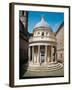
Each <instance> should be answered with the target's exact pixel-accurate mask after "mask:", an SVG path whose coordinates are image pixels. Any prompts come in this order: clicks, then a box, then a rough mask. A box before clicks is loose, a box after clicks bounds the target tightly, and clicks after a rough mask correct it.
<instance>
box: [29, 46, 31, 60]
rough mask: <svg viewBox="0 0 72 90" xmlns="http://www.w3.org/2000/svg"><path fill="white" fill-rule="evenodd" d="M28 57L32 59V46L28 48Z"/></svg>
mask: <svg viewBox="0 0 72 90" xmlns="http://www.w3.org/2000/svg"><path fill="white" fill-rule="evenodd" d="M28 58H29V62H30V59H31V51H30V47H29V48H28Z"/></svg>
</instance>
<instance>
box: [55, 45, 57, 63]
mask: <svg viewBox="0 0 72 90" xmlns="http://www.w3.org/2000/svg"><path fill="white" fill-rule="evenodd" d="M56 60H57V52H56V46H55V62H56Z"/></svg>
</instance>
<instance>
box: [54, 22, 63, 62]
mask: <svg viewBox="0 0 72 90" xmlns="http://www.w3.org/2000/svg"><path fill="white" fill-rule="evenodd" d="M56 39H57V60H58V61H59V62H64V22H62V24H61V25H60V26H59V28H58V30H57V32H56Z"/></svg>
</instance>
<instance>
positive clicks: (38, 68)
mask: <svg viewBox="0 0 72 90" xmlns="http://www.w3.org/2000/svg"><path fill="white" fill-rule="evenodd" d="M61 68H63V64H61V63H51V64H46V65H40V66H37V65H31V66H28V68H27V70H28V71H35V72H36V71H55V70H59V69H61ZM24 69H25V68H24Z"/></svg>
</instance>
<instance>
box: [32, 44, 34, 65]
mask: <svg viewBox="0 0 72 90" xmlns="http://www.w3.org/2000/svg"><path fill="white" fill-rule="evenodd" d="M32 62H33V63H34V46H32Z"/></svg>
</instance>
